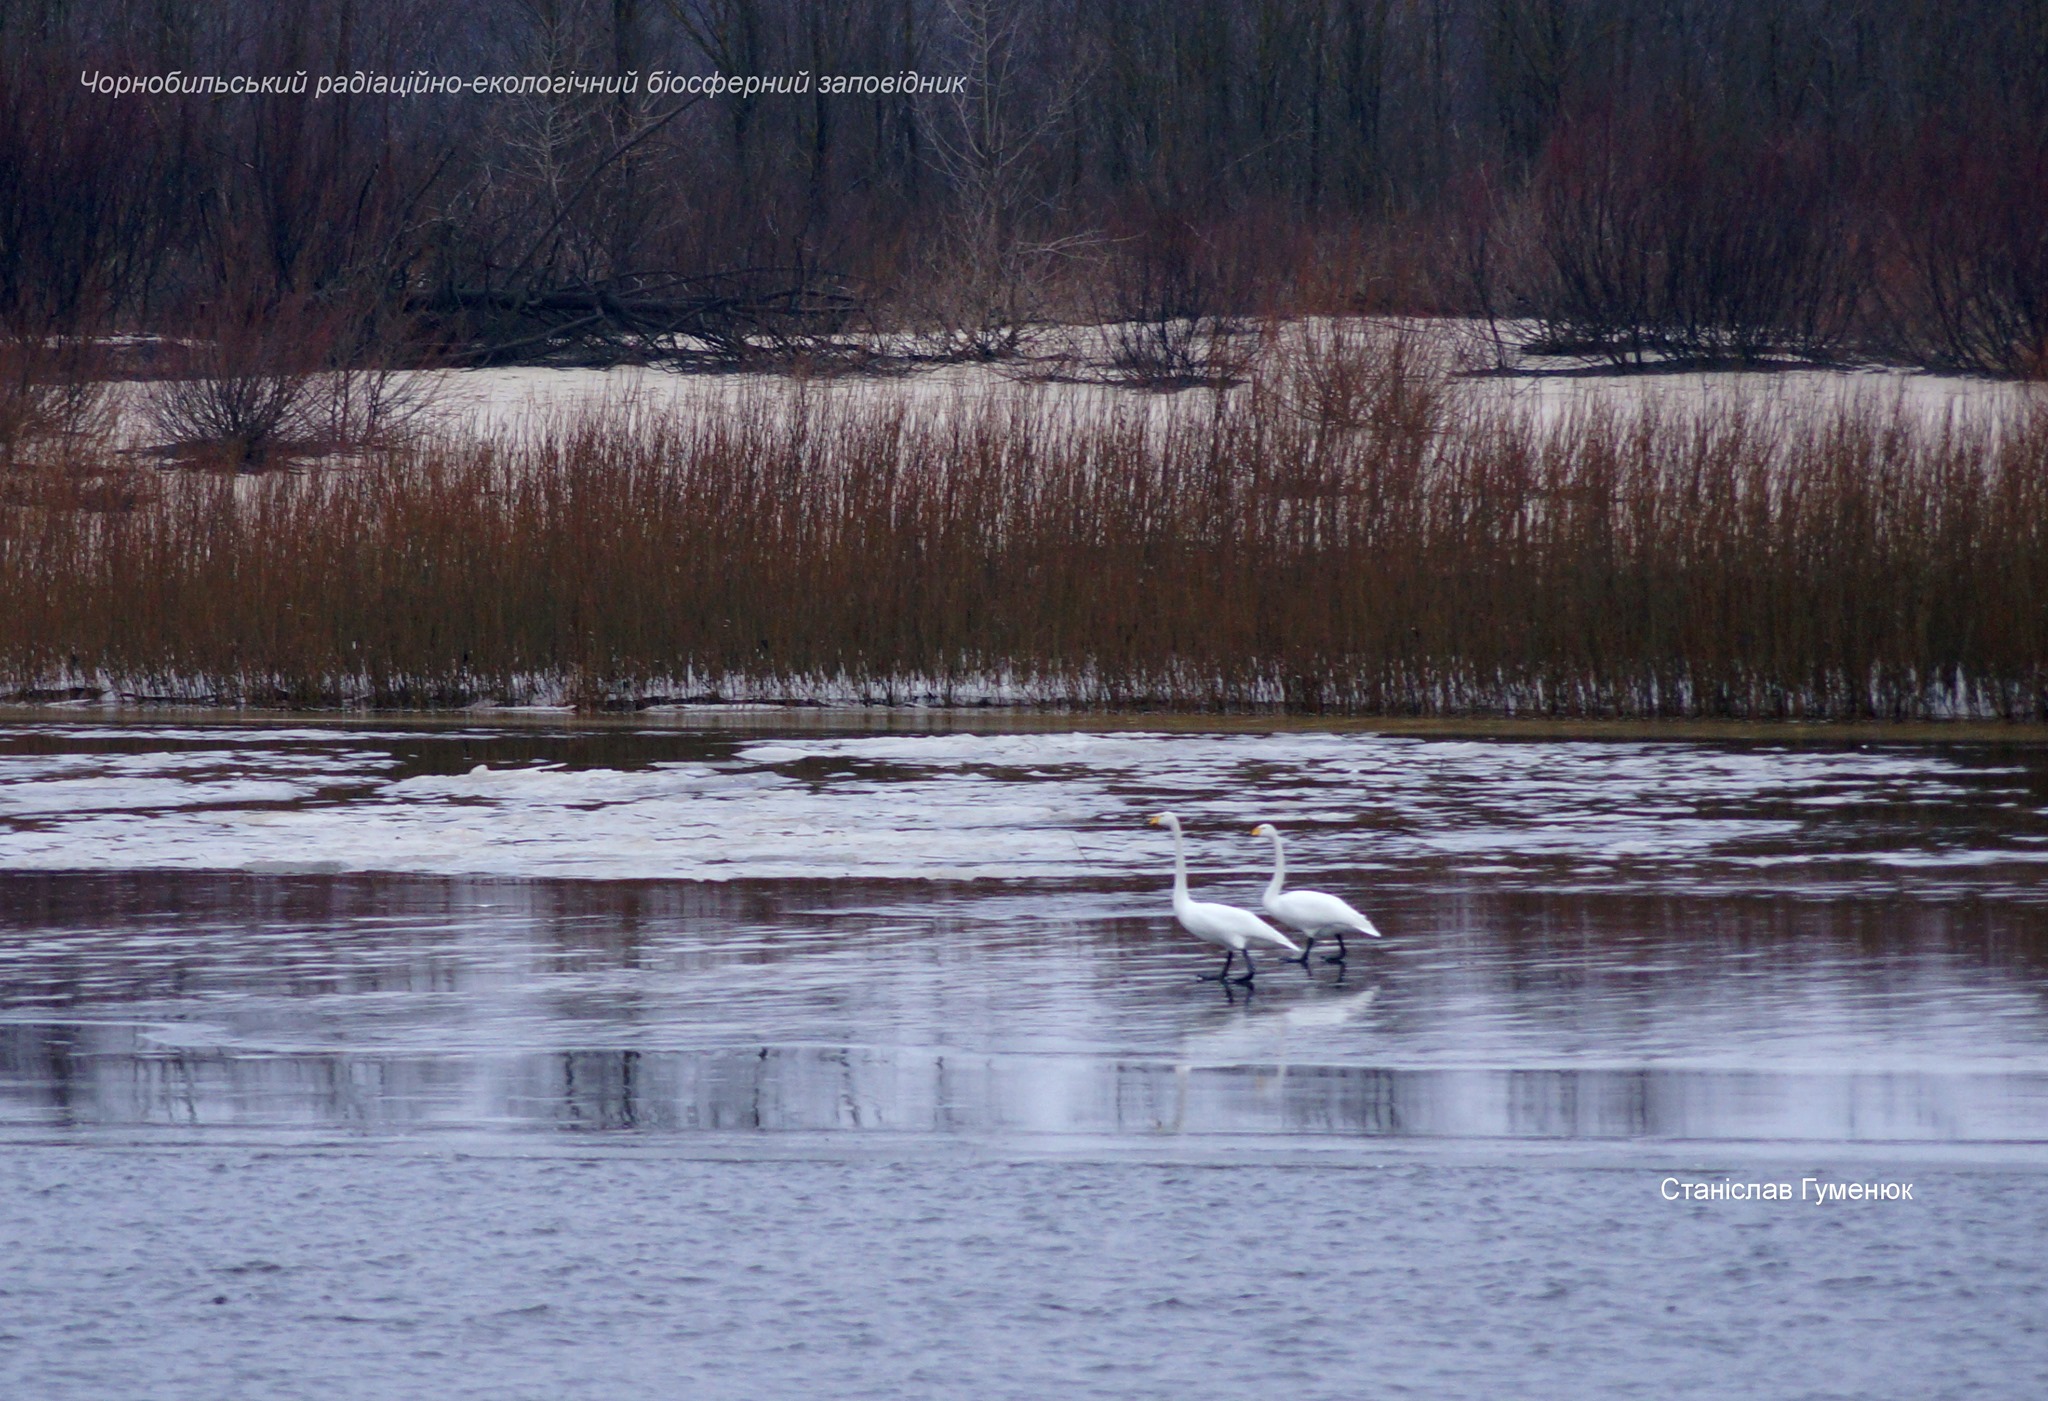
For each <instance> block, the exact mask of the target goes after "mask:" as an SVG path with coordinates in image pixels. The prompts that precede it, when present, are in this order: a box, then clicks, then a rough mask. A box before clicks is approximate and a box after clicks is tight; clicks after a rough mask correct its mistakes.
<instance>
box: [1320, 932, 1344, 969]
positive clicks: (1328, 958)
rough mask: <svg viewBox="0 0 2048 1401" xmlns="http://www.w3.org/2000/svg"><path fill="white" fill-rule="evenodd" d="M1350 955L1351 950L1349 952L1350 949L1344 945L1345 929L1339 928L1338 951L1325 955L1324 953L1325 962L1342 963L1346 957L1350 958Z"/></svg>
mask: <svg viewBox="0 0 2048 1401" xmlns="http://www.w3.org/2000/svg"><path fill="white" fill-rule="evenodd" d="M1349 956H1350V952H1349V950H1347V949H1346V948H1345V947H1344V931H1343V930H1341V929H1339V930H1338V931H1337V952H1335V953H1326V954H1324V955H1323V962H1325V963H1342V962H1343V961H1344V960H1345V959H1346V958H1348V957H1349Z"/></svg>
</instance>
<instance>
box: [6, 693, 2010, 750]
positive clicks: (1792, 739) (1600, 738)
mask: <svg viewBox="0 0 2048 1401" xmlns="http://www.w3.org/2000/svg"><path fill="white" fill-rule="evenodd" d="M52 722H74V723H80V724H100V725H104V724H115V725H124V726H125V725H133V726H136V727H138V728H141V727H147V726H150V725H157V724H162V723H166V722H171V723H181V724H194V725H208V726H215V725H218V726H226V725H237V726H244V727H258V728H271V727H274V728H286V727H295V726H309V725H311V726H335V727H343V726H350V725H363V724H374V725H382V726H390V727H392V728H418V729H454V728H462V727H465V726H474V725H478V724H487V725H492V726H497V727H503V728H512V729H516V728H550V729H584V730H597V731H603V730H627V729H638V730H647V729H673V730H733V731H741V732H744V731H748V730H792V729H794V730H819V731H835V730H837V731H851V732H860V731H928V732H932V733H950V732H972V731H976V730H987V731H995V732H1022V733H1029V732H1057V731H1075V732H1090V731H1130V732H1147V731H1152V732H1157V731H1165V732H1170V733H1185V734H1268V733H1295V734H1312V733H1316V732H1318V731H1322V732H1329V733H1335V734H1381V735H1389V736H1395V737H1399V736H1415V737H1418V738H1430V739H1475V740H1504V741H1513V740H1524V739H1527V740H1538V739H1541V740H1585V741H1589V742H1613V743H1621V742H1643V741H1670V742H1676V743H1698V742H1710V743H1742V742H1749V743H1760V744H1802V745H1804V744H1821V745H1828V744H1872V743H1878V744H1886V743H1888V744H1942V743H1947V744H2014V745H2048V722H2043V721H2033V720H1728V719H1686V718H1670V719H1648V718H1589V717H1567V716H1500V715H1496V716H1467V717H1442V716H1428V717H1423V716H1374V715H1302V714H1281V713H1258V712H1250V711H1240V712H1202V711H1189V710H1144V709H1132V710H1100V709H1069V708H1058V709H1055V708H1040V707H1031V706H1021V705H1020V706H994V705H991V706H922V705H855V704H809V703H804V704H778V703H773V702H744V703H732V704H705V705H656V706H649V707H647V708H645V709H641V710H626V709H619V710H577V709H574V708H572V707H568V706H465V707H461V708H450V709H436V710H424V709H397V708H390V709H385V708H374V707H368V706H364V707H323V708H318V709H303V710H301V709H286V708H282V707H258V706H205V705H177V704H165V705H154V704H148V703H138V702H112V703H109V702H102V701H50V702H18V701H8V702H0V725H20V724H38V723H41V724H48V723H52Z"/></svg>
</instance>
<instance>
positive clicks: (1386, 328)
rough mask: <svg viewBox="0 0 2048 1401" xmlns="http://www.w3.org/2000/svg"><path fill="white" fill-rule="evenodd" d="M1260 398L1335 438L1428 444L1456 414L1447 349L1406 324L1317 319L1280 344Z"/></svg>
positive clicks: (1283, 336) (1265, 371)
mask: <svg viewBox="0 0 2048 1401" xmlns="http://www.w3.org/2000/svg"><path fill="white" fill-rule="evenodd" d="M1276 339H1278V340H1279V343H1278V344H1277V345H1275V346H1273V347H1272V348H1270V349H1269V350H1268V352H1267V354H1266V355H1265V357H1264V359H1263V360H1262V363H1261V365H1260V375H1259V378H1258V379H1257V380H1256V381H1255V391H1256V392H1258V393H1260V394H1262V395H1268V396H1271V397H1272V398H1274V399H1275V400H1276V401H1277V402H1279V403H1281V404H1283V405H1284V406H1285V407H1286V408H1287V410H1288V411H1290V412H1291V413H1293V414H1294V415H1296V416H1297V417H1299V418H1300V419H1302V420H1303V421H1304V422H1307V423H1310V424H1313V425H1315V426H1316V427H1318V428H1320V429H1324V430H1328V431H1335V432H1343V433H1355V432H1361V431H1363V432H1369V433H1371V434H1373V435H1375V436H1376V437H1378V438H1380V439H1382V440H1396V439H1399V440H1408V441H1418V440H1426V439H1427V438H1429V437H1430V436H1431V435H1433V434H1435V433H1438V432H1440V431H1441V430H1442V428H1443V426H1444V423H1445V421H1446V418H1447V416H1448V415H1449V413H1450V411H1451V398H1450V370H1449V366H1448V365H1447V364H1446V363H1445V359H1444V352H1443V350H1442V349H1441V348H1440V347H1439V346H1438V345H1437V344H1436V343H1435V341H1434V339H1433V338H1432V337H1431V336H1430V334H1429V333H1428V332H1427V331H1426V330H1425V329H1424V328H1422V327H1420V326H1418V325H1416V324H1414V323H1412V322H1406V321H1388V320H1358V319H1344V320H1323V319H1317V320H1311V321H1307V322H1303V323H1301V324H1300V326H1299V329H1298V332H1296V333H1295V334H1294V335H1292V336H1288V334H1287V332H1286V331H1285V330H1283V331H1281V332H1280V333H1279V336H1278V337H1276Z"/></svg>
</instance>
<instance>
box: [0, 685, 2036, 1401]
mask: <svg viewBox="0 0 2048 1401" xmlns="http://www.w3.org/2000/svg"><path fill="white" fill-rule="evenodd" d="M891 723H892V725H893V726H894V728H874V729H868V728H855V727H853V725H852V724H851V723H850V722H848V721H844V720H840V719H836V718H834V717H829V716H827V717H819V718H816V719H814V720H812V721H811V722H810V723H807V724H799V723H796V722H795V721H793V720H791V719H789V718H787V717H785V718H783V719H781V720H779V721H778V720H777V719H775V718H773V717H764V716H759V715H746V714H739V715H730V716H724V717H718V716H712V717H693V718H690V719H687V720H682V721H677V722H674V723H661V724H649V725H646V726H644V727H630V726H611V727H604V728H578V727H576V726H572V725H570V724H568V723H566V722H561V723H556V722H549V721H546V720H531V721H526V722H523V723H517V724H514V723H510V722H505V723H491V724H484V723H478V724H461V725H416V726H410V727H407V726H399V725H388V726H387V725H374V726H371V725H353V726H349V725H333V726H323V725H306V726H293V727H287V726H260V725H246V724H244V725H239V726H238V725H231V724H193V725H183V726H171V725H143V724H132V725H129V724H124V725H107V724H99V723H86V722H80V723H70V724H66V723H48V722H37V723H17V724H14V725H11V726H0V1211H4V1218H0V1252H4V1258H6V1259H8V1260H10V1261H12V1262H14V1263H13V1265H12V1266H10V1269H11V1271H12V1273H11V1275H10V1276H9V1277H8V1278H7V1279H6V1280H5V1281H0V1290H4V1291H5V1292H4V1293H0V1303H6V1304H8V1305H9V1307H8V1308H7V1309H6V1310H4V1312H5V1314H6V1315H7V1316H6V1317H5V1318H4V1319H0V1390H7V1391H9V1392H10V1393H12V1392H14V1391H17V1390H19V1394H25V1395H37V1396H60V1397H68V1396H100V1395H110V1394H138V1395H141V1394H147V1395H152V1396H156V1395H164V1396H180V1397H182V1396H194V1397H197V1396H214V1395H227V1394H234V1395H251V1396H257V1395H261V1396H301V1395H306V1396H311V1395H320V1396H336V1395H347V1396H358V1395H360V1396H373V1395H404V1394H418V1393H417V1392H416V1390H415V1388H416V1385H417V1384H418V1383H419V1382H420V1380H421V1379H422V1378H425V1379H428V1381H429V1382H430V1384H431V1388H432V1389H433V1391H434V1392H435V1394H441V1395H477V1396H505V1395H528V1394H531V1395H535V1396H561V1395H572V1394H575V1395H580V1394H587V1395H592V1396H611V1395H669V1394H675V1393H676V1391H677V1390H678V1389H682V1390H687V1391H689V1392H690V1393H691V1394H714V1395H764V1394H771V1395H772V1394H783V1393H786V1392H788V1391H792V1390H795V1389H797V1388H799V1387H804V1388H809V1389H815V1388H818V1387H826V1388H829V1389H831V1390H832V1391H833V1392H835V1393H842V1392H843V1393H846V1394H863V1395H865V1394H873V1395H890V1396H895V1395H973V1396H984V1395H1017V1396H1037V1395H1052V1394H1069V1393H1072V1394H1102V1395H1154V1394H1157V1395H1167V1394H1171V1395H1176V1396H1188V1395H1216V1396H1225V1395H1238V1394H1243V1392H1244V1391H1245V1390H1246V1389H1247V1388H1251V1387H1255V1386H1273V1385H1285V1386H1286V1387H1287V1389H1288V1390H1289V1392H1290V1393H1292V1394H1295V1395H1330V1396H1345V1395H1355V1394H1359V1391H1360V1389H1361V1386H1362V1385H1363V1384H1364V1382H1366V1381H1370V1380H1375V1379H1376V1380H1377V1381H1378V1382H1381V1383H1384V1384H1386V1385H1388V1386H1389V1387H1392V1388H1393V1389H1396V1390H1400V1389H1408V1390H1413V1391H1416V1392H1419V1393H1420V1394H1427V1395H1468V1394H1469V1395H1504V1394H1520V1395H1591V1394H1614V1395H1629V1394H1641V1391H1642V1389H1643V1388H1644V1387H1646V1386H1649V1387H1651V1388H1653V1389H1655V1388H1662V1389H1665V1390H1669V1391H1674V1392H1677V1391H1698V1390H1702V1389H1705V1390H1727V1391H1733V1390H1737V1389H1741V1390H1744V1391H1747V1392H1749V1393H1750V1394H1757V1395H1831V1394H1839V1395H1867V1394H1871V1393H1872V1392H1873V1391H1874V1390H1875V1391H1879V1392H1881V1391H1883V1390H1884V1389H1885V1379H1886V1378H1888V1377H1894V1376H1898V1375H1914V1376H1918V1377H1920V1378H1922V1379H1923V1380H1924V1382H1925V1385H1924V1386H1920V1387H1916V1388H1913V1389H1912V1394H1916V1395H1918V1394H1925V1395H1940V1394H1956V1395H1966V1394H1967V1395H1985V1394H2006V1395H2014V1396H2032V1395H2037V1394H2041V1389H2042V1387H2043V1386H2044V1385H2048V1340H2044V1336H2043V1332H2042V1326H2041V1322H2040V1320H2041V1319H2043V1318H2044V1317H2048V1310H2044V1304H2048V1270H2044V1269H2043V1268H2042V1267H2041V1266H2040V1265H2039V1264H2038V1263H2037V1260H2038V1259H2039V1257H2040V1256H2041V1254H2042V1247H2043V1246H2048V1229H2044V1228H2048V1193H2044V1190H2043V1189H2044V1188H2048V883H2044V881H2043V874H2044V869H2048V868H2044V865H2043V862H2044V858H2048V749H2044V748H2042V747H2038V746H2034V745H2030V744H2023V743H2012V744H2005V745H1958V744H1949V745H1907V744H1887V745H1842V744H1834V745H1830V744H1824V743H1818V742H1799V743H1785V742H1775V743H1774V742H1769V741H1767V740H1749V741H1730V742H1726V743H1718V744H1706V743H1698V742H1677V741H1610V742H1593V741H1573V742H1567V741H1553V740H1524V741H1503V740H1489V741H1477V740H1462V739H1452V738H1428V737H1416V736H1390V735H1378V734H1371V733H1315V732H1279V733H1145V732H1142V731H1135V730H1129V729H1123V730H1103V731H1099V732H1088V731H1077V730H1073V729H1065V730H1062V729H1054V728H1031V727H1028V726H1018V727H1012V728H1007V729H1005V728H994V727H991V728H989V729H987V730H976V729H974V728H972V727H971V726H968V725H966V724H964V723H962V722H960V721H958V720H957V719H951V718H948V717H932V718H930V719H929V720H928V721H924V722H910V721H904V720H902V719H900V718H899V719H897V720H895V721H892V722H891ZM1162 808H1171V809H1172V810H1174V811H1176V812H1178V813H1179V814H1180V815H1181V816H1182V818H1183V819H1184V821H1185V822H1186V823H1187V825H1188V828H1189V836H1190V853H1189V854H1190V859H1191V864H1192V866H1193V868H1194V883H1195V885H1196V887H1197V889H1198V892H1200V893H1202V894H1204V895H1207V896H1208V897H1210V898H1220V899H1226V900H1231V901H1234V902H1237V903H1242V904H1247V905H1250V904H1254V903H1255V902H1256V900H1257V895H1258V890H1259V886H1260V884H1261V882H1262V880H1263V877H1264V875H1265V873H1266V869H1267V867H1266V863H1267V860H1268V853H1269V848H1268V847H1267V845H1266V844H1265V843H1264V842H1263V841H1260V840H1256V839H1254V838H1252V837H1251V836H1250V835H1249V829H1250V827H1251V826H1252V825H1253V824H1254V823H1255V822H1258V821H1262V820H1271V821H1275V822H1277V823H1279V824H1280V825H1281V826H1282V827H1283V829H1284V830H1286V831H1287V832H1288V833H1289V836H1290V848H1289V853H1290V869H1291V871H1292V872H1293V875H1294V879H1295V882H1296V883H1297V884H1304V885H1313V886H1318V887H1325V888H1329V889H1333V890H1336V891H1339V892H1341V893H1343V894H1345V895H1346V896H1347V897H1348V898H1350V899H1352V900H1353V902H1354V903H1356V904H1358V905H1360V906H1361V907H1362V908H1364V909H1366V910H1367V911H1368V912H1369V913H1370V914H1371V915H1372V916H1373V918H1374V919H1375V921H1376V922H1377V923H1378V925H1379V926H1380V928H1381V929H1382V930H1384V931H1385V932H1386V935H1387V937H1386V938H1385V939H1383V940H1381V941H1377V942H1371V941H1363V940H1359V941H1354V943H1353V946H1352V948H1353V952H1352V956H1351V958H1350V959H1349V960H1348V962H1347V963H1345V964H1344V965H1342V966H1337V965H1329V964H1323V963H1320V962H1316V963H1312V964H1311V965H1310V966H1309V967H1308V968H1306V969H1304V968H1302V967H1297V966H1289V965H1286V964H1283V963H1281V962H1280V961H1278V960H1277V959H1271V960H1268V959H1262V960H1261V961H1260V965H1259V969H1260V971H1259V977H1258V979H1257V982H1256V984H1255V987H1254V988H1253V989H1239V988H1233V987H1229V986H1221V985H1218V984H1216V983H1213V982H1211V983H1201V982H1198V981H1196V977H1195V975H1196V974H1197V973H1198V972H1206V971H1211V969H1212V964H1213V960H1212V959H1211V957H1210V954H1211V952H1212V951H1211V950H1209V949H1207V948H1206V946H1202V945H1199V944H1196V943H1195V942H1194V941H1192V940H1191V939H1189V938H1188V937H1187V936H1185V935H1184V934H1182V933H1180V932H1179V931H1178V929H1177V928H1176V927H1175V926H1174V925H1173V923H1172V920H1171V917H1170V914H1169V912H1168V910H1167V908H1166V901H1165V883H1166V870H1167V864H1168V862H1169V861H1170V857H1171V845H1170V841H1169V839H1168V838H1167V837H1166V836H1165V834H1163V833H1162V832H1160V831H1158V830H1157V829H1154V828H1150V827H1147V826H1146V825H1145V823H1144V818H1145V816H1146V815H1147V814H1149V813H1152V812H1155V811H1158V810H1160V809H1162ZM1731 1175H1732V1176H1733V1177H1734V1178H1736V1179H1738V1180H1742V1181H1753V1180H1754V1181H1763V1180H1769V1181H1779V1180H1783V1181H1786V1182H1788V1183H1790V1184H1792V1185H1793V1186H1794V1188H1795V1189H1797V1190H1800V1191H1803V1192H1807V1193H1809V1194H1811V1193H1812V1192H1813V1191H1814V1190H1815V1189H1814V1188H1809V1187H1806V1186H1804V1185H1803V1184H1804V1183H1805V1181H1806V1179H1809V1178H1810V1179H1812V1180H1813V1182H1814V1183H1816V1184H1817V1183H1821V1182H1834V1183H1842V1182H1848V1181H1870V1182H1876V1183H1903V1182H1908V1181H1910V1182H1913V1183H1914V1184H1915V1189H1914V1196H1913V1199H1912V1200H1911V1201H1910V1202H1908V1201H1903V1200H1894V1201H1886V1202H1882V1203H1835V1204H1830V1205H1828V1206H1825V1207H1823V1206H1819V1205H1816V1204H1814V1203H1813V1202H1812V1201H1810V1200H1799V1201H1794V1202H1792V1203H1790V1204H1778V1203H1770V1202H1725V1201H1721V1202H1707V1203H1700V1202H1687V1201H1677V1202H1674V1201H1671V1200H1669V1199H1668V1194H1669V1192H1670V1190H1672V1189H1670V1188H1668V1187H1667V1186H1666V1185H1665V1184H1666V1183H1667V1182H1668V1181H1669V1182H1677V1181H1685V1182H1691V1181H1699V1182H1713V1181H1719V1180H1722V1179H1724V1178H1728V1177H1730V1176H1731ZM878 1291H879V1292H878ZM216 1299H218V1300H220V1302H215V1300H216ZM1667 1305H1668V1306H1669V1307H1668V1309H1667ZM1795 1322H1796V1323H1797V1326H1796V1327H1795V1326H1793V1324H1794V1323H1795ZM1568 1339H1570V1340H1575V1341H1576V1344H1577V1346H1568V1345H1567V1340H1568ZM208 1347H211V1348H213V1349H214V1353H213V1354H212V1356H213V1360H212V1361H211V1362H208V1361H205V1360H203V1359H205V1358H206V1357H207V1356H208V1355H209V1354H208V1353H207V1348H208ZM195 1348H196V1349H198V1351H197V1352H196V1353H195V1352H194V1349H195ZM170 1354H176V1355H178V1356H185V1355H188V1354H190V1355H194V1356H197V1357H199V1358H201V1359H202V1360H201V1361H198V1362H194V1363H190V1364H185V1363H179V1364H176V1365H172V1364H169V1363H165V1362H161V1361H159V1362H155V1363H152V1364H151V1365H152V1366H153V1367H156V1368H158V1370H157V1372H156V1373H155V1375H156V1377H157V1384H155V1385H152V1386H147V1387H141V1388H136V1387H132V1386H122V1385H120V1384H118V1383H117V1379H118V1378H120V1377H123V1376H127V1375H132V1372H133V1369H134V1368H135V1367H136V1366H137V1365H139V1363H140V1362H141V1360H142V1359H145V1358H159V1359H161V1358H162V1357H164V1356H166V1355H170ZM1219 1358H1222V1359H1227V1361H1218V1360H1217V1359H1219ZM1199 1359H1209V1360H1208V1361H1199ZM10 1369H13V1377H14V1379H15V1380H16V1381H18V1382H20V1383H25V1384H26V1387H25V1389H21V1388H8V1387H6V1386H4V1383H6V1382H7V1381H8V1380H9V1379H10ZM223 1378H226V1379H228V1380H229V1381H230V1382H231V1383H232V1385H227V1386H223V1384H222V1381H223ZM682 1378H687V1379H688V1385H687V1386H684V1385H683V1383H682V1381H681V1380H680V1379H682Z"/></svg>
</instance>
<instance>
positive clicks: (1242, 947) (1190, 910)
mask: <svg viewBox="0 0 2048 1401" xmlns="http://www.w3.org/2000/svg"><path fill="white" fill-rule="evenodd" d="M1151 821H1152V825H1153V826H1155V827H1165V828H1167V829H1168V830H1169V831H1171V832H1172V833H1173V916H1174V918H1175V919H1177V920H1179V921H1180V927H1181V928H1183V929H1185V930H1187V931H1188V933H1190V934H1192V935H1194V936H1195V937H1196V938H1197V939H1200V940H1201V941H1202V942H1203V943H1205V944H1214V945H1215V946H1216V947H1217V948H1219V949H1224V950H1226V951H1228V952H1230V953H1233V954H1237V953H1249V952H1250V950H1252V949H1254V948H1271V949H1287V950H1288V951H1290V952H1293V953H1299V952H1300V951H1301V950H1300V946H1299V945H1297V944H1296V943H1295V942H1294V940H1292V939H1290V938H1288V937H1287V936H1286V935H1285V934H1282V933H1281V932H1280V931H1279V930H1277V929H1275V928H1274V927H1273V926H1272V925H1270V924H1268V923H1266V921H1264V920H1263V919H1260V918H1259V917H1258V916H1257V915H1255V914H1253V913H1252V912H1251V911H1250V910H1240V909H1239V908H1237V906H1235V905H1219V904H1217V903H1215V902H1214V901H1211V900H1196V899H1193V898H1191V897H1190V896H1189V895H1188V863H1187V855H1186V853H1185V852H1184V851H1183V850H1182V847H1181V836H1180V819H1179V818H1178V817H1175V816H1174V815H1173V814H1172V813H1170V812H1162V813H1160V814H1158V815H1157V816H1156V817H1154V818H1152V819H1151Z"/></svg>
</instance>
